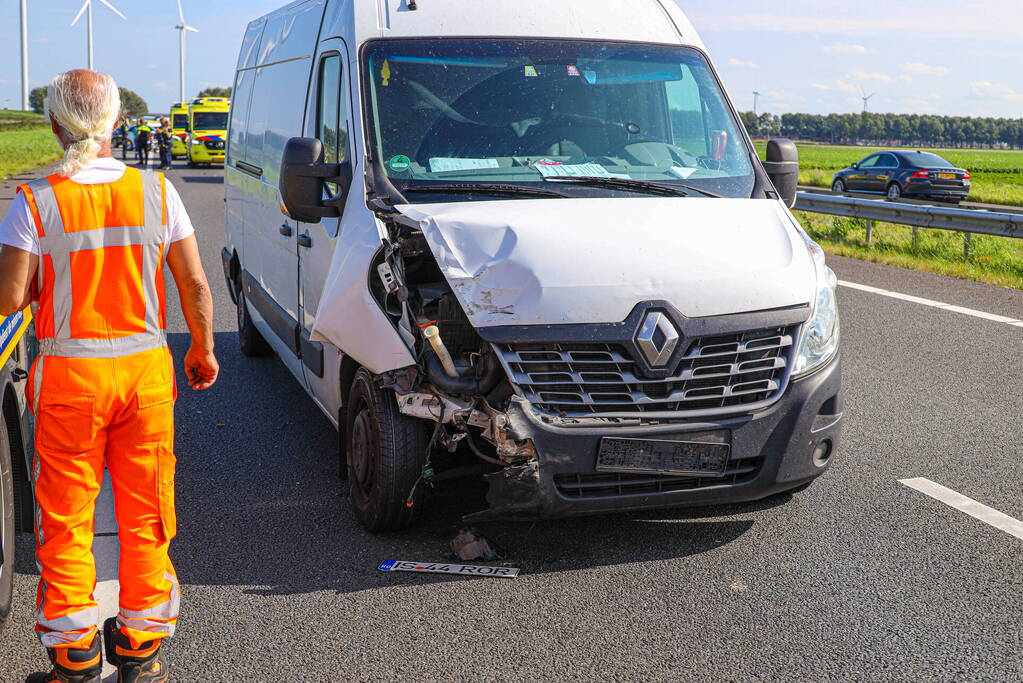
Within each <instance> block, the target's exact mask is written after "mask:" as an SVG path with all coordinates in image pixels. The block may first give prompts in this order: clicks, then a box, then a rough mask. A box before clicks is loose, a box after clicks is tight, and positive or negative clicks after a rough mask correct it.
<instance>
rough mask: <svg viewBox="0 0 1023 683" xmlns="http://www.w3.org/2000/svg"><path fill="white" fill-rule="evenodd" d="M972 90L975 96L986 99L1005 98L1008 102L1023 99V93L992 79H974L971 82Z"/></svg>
mask: <svg viewBox="0 0 1023 683" xmlns="http://www.w3.org/2000/svg"><path fill="white" fill-rule="evenodd" d="M970 92H972V93H973V95H974V96H975V97H979V98H981V99H985V100H1005V101H1006V102H1017V101H1021V100H1023V93H1018V92H1016V91H1015V90H1014V89H1012V88H1010V87H1009V86H1007V85H1001V84H1000V83H992V82H990V81H973V82H972V83H970Z"/></svg>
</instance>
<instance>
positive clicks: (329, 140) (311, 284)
mask: <svg viewBox="0 0 1023 683" xmlns="http://www.w3.org/2000/svg"><path fill="white" fill-rule="evenodd" d="M347 54H348V50H347V47H346V46H345V44H344V42H343V41H342V40H341V39H339V38H331V39H328V40H325V41H323V42H322V43H321V44H320V46H319V50H318V53H317V58H316V63H315V66H314V73H313V78H312V85H311V87H310V91H309V92H310V98H309V99H310V102H309V107H308V108H307V111H306V126H305V134H306V135H307V136H309V137H314V138H317V139H318V140H319V141H320V142H321V143H322V144H323V161H324V163H341V162H344V161H346V160H350V159H354V158H355V155H354V149H353V143H354V141H353V140H352V139H351V136H350V132H351V130H352V126H351V121H352V112H351V103H352V96H351V93H352V90H351V78H350V74H351V71H350V69H349V64H348V56H347ZM337 192H338V188H337V187H336V186H334V185H333V184H331V183H326V182H325V183H324V184H323V193H324V197H325V198H327V197H332V196H334V195H336V194H337ZM343 220H344V217H343V216H341V217H339V218H324V219H323V220H321V221H320V222H319V223H299V224H298V226H297V227H298V245H299V250H298V259H299V309H300V315H301V319H300V322H301V329H300V343H301V345H302V362H303V366H304V367H303V370H304V372H305V376H306V382H307V383H308V385H309V388H310V393H311V394H312V395H313V398H314V399H315V400H316V401H317V402H318V403H319V404H320V407H321V408H322V409H323V410H324V412H326V413H327V414H328V415H337V414H338V409H339V408H340V407H341V396H340V386H341V382H340V377H339V376H338V372H339V368H340V361H339V352H338V350H337V348H336V347H333V346H331V345H329V344H326V345H325V344H323V343H318V342H311V341H310V340H309V337H310V333H311V330H312V327H313V322H314V321H315V316H316V312H317V309H318V308H319V305H320V299H321V296H322V294H323V288H324V285H325V284H326V280H327V274H328V272H329V271H330V265H331V262H332V260H333V257H334V251H335V249H336V247H337V242H338V237H339V235H340V231H341V225H342V223H343Z"/></svg>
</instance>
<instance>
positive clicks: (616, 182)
mask: <svg viewBox="0 0 1023 683" xmlns="http://www.w3.org/2000/svg"><path fill="white" fill-rule="evenodd" d="M544 180H556V181H558V182H565V183H577V184H579V185H599V186H603V187H610V188H613V189H616V190H627V191H629V192H646V193H648V194H663V195H668V196H672V197H688V196H689V193H688V192H686V191H685V190H684V189H682V188H679V187H670V186H668V185H660V184H658V183H651V182H647V181H646V180H633V179H631V178H604V177H603V176H574V175H555V176H546V177H545V178H544Z"/></svg>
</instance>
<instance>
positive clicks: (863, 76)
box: [851, 71, 912, 85]
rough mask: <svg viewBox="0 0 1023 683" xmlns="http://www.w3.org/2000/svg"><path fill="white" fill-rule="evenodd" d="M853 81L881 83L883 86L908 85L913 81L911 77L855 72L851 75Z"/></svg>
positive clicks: (874, 72) (875, 72)
mask: <svg viewBox="0 0 1023 683" xmlns="http://www.w3.org/2000/svg"><path fill="white" fill-rule="evenodd" d="M851 77H852V79H853V80H856V81H860V82H864V81H866V82H870V83H880V84H881V85H894V84H895V83H898V82H900V81H901V82H903V83H908V82H909V81H911V80H912V78H910V77H909V76H906V75H902V76H899V77H897V78H896V77H895V76H889V75H888V74H883V73H879V72H877V71H871V72H868V71H853V72H852V74H851Z"/></svg>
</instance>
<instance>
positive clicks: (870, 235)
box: [867, 220, 874, 249]
mask: <svg viewBox="0 0 1023 683" xmlns="http://www.w3.org/2000/svg"><path fill="white" fill-rule="evenodd" d="M872 246H874V221H870V220H868V221H867V249H870V248H871V247H872Z"/></svg>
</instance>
